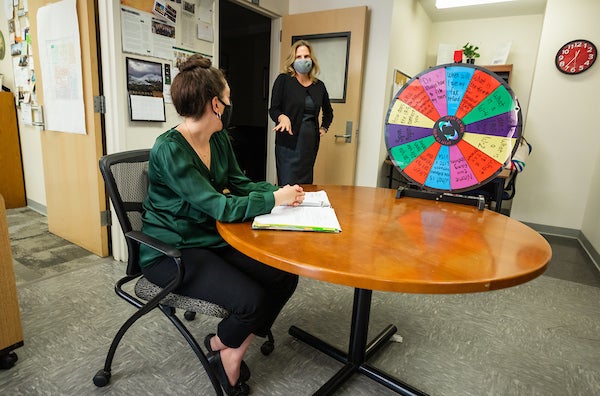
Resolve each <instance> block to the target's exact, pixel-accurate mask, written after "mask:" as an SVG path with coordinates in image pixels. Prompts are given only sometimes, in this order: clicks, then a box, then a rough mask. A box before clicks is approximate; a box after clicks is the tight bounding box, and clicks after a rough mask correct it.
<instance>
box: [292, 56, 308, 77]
mask: <svg viewBox="0 0 600 396" xmlns="http://www.w3.org/2000/svg"><path fill="white" fill-rule="evenodd" d="M310 69H312V60H310V59H296V60H295V61H294V70H296V72H298V73H300V74H307V73H308V72H309V71H310Z"/></svg>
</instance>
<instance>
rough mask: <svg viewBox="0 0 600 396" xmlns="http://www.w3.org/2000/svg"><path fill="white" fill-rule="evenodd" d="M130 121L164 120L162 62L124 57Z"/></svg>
mask: <svg viewBox="0 0 600 396" xmlns="http://www.w3.org/2000/svg"><path fill="white" fill-rule="evenodd" d="M126 62H127V92H128V93H129V111H130V113H129V114H130V118H131V120H132V121H165V102H164V97H163V74H162V63H158V62H151V61H146V60H141V59H133V58H126Z"/></svg>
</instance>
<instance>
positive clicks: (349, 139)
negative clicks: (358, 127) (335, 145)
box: [333, 121, 352, 143]
mask: <svg viewBox="0 0 600 396" xmlns="http://www.w3.org/2000/svg"><path fill="white" fill-rule="evenodd" d="M333 137H334V138H335V139H336V140H337V139H338V138H344V139H346V140H345V141H344V143H352V121H346V134H345V135H333Z"/></svg>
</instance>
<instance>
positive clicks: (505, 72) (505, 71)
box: [482, 65, 513, 85]
mask: <svg viewBox="0 0 600 396" xmlns="http://www.w3.org/2000/svg"><path fill="white" fill-rule="evenodd" d="M482 67H485V68H486V69H488V70H489V71H492V72H494V73H496V74H497V75H498V76H499V77H501V78H502V79H503V80H504V81H505V82H506V83H507V84H508V85H510V75H511V74H512V69H513V65H489V66H482Z"/></svg>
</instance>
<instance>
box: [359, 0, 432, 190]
mask: <svg viewBox="0 0 600 396" xmlns="http://www.w3.org/2000/svg"><path fill="white" fill-rule="evenodd" d="M391 23H392V26H391V33H390V48H389V50H388V53H389V62H388V66H387V78H386V87H385V92H384V94H385V97H384V108H383V112H382V114H381V119H382V120H383V123H382V128H381V136H380V137H379V142H380V148H379V156H378V157H376V159H377V163H376V164H374V165H379V167H380V173H379V176H378V178H377V185H378V186H387V185H388V180H387V175H388V169H387V166H385V167H384V168H383V169H381V166H382V164H383V161H384V160H385V158H386V157H387V148H386V147H385V139H384V133H385V129H384V126H383V125H385V117H386V115H387V111H388V109H389V105H390V103H391V97H392V95H393V93H392V86H393V78H394V70H395V69H397V70H400V71H401V72H403V73H405V74H407V75H408V76H411V77H412V76H415V75H417V74H418V73H420V72H421V71H423V69H424V68H425V67H426V66H425V65H427V62H426V60H427V48H428V43H429V41H430V36H431V30H432V24H431V22H430V20H429V17H428V16H427V14H426V13H425V11H424V10H423V8H422V7H421V5H420V4H419V3H418V2H417V1H404V0H394V8H393V12H392V20H391ZM394 94H395V92H394ZM361 166H362V164H361ZM365 176H366V175H365Z"/></svg>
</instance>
